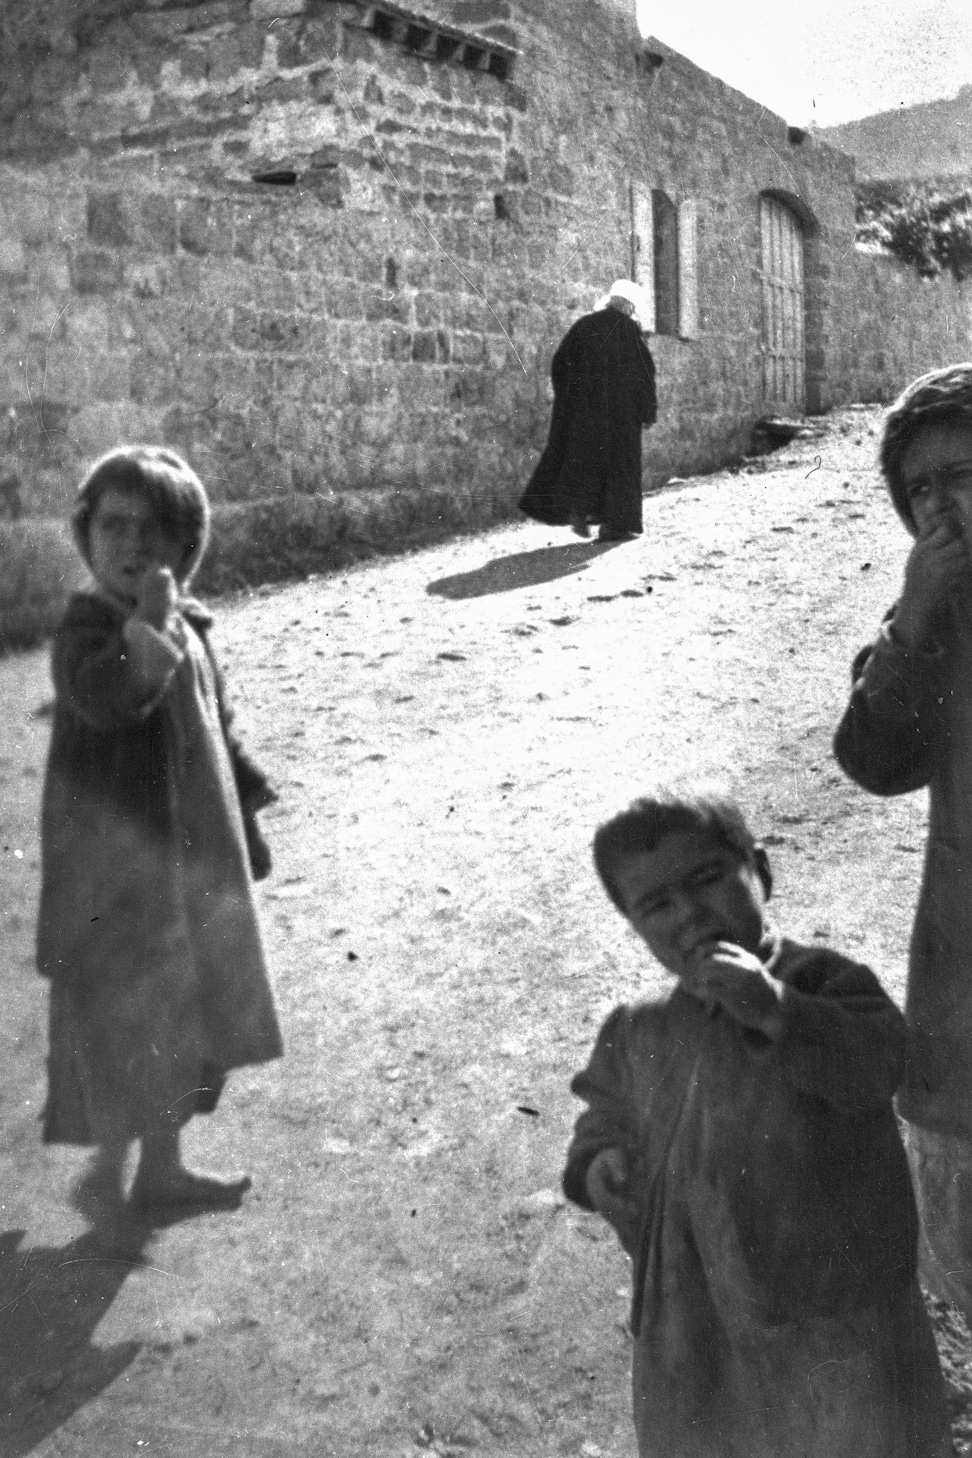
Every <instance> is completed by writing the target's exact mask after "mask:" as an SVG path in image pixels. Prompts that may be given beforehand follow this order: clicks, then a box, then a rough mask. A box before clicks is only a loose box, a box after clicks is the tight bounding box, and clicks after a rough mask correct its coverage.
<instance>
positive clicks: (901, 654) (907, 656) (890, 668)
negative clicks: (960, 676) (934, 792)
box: [834, 614, 945, 795]
mask: <svg viewBox="0 0 972 1458" xmlns="http://www.w3.org/2000/svg"><path fill="white" fill-rule="evenodd" d="M889 619H890V621H889V620H886V621H885V623H884V626H883V627H882V629H881V633H880V636H879V637H878V639H877V641H876V642H875V643H873V644H872V645H870V646H869V647H867V648H863V649H862V650H861V652H860V653H858V655H857V657H856V658H855V660H854V667H853V672H852V678H853V688H852V690H851V696H850V702H849V703H848V706H847V709H846V711H845V713H844V716H843V718H842V719H841V721H840V724H839V725H838V727H837V732H836V734H835V735H834V754H835V756H836V758H837V762H838V764H839V765H840V767H841V769H843V771H844V772H845V774H847V775H849V776H850V778H851V779H852V780H854V781H855V782H856V783H857V784H859V785H860V786H861V787H862V788H863V789H865V790H870V791H871V792H872V794H875V795H901V794H905V793H907V792H908V791H910V790H917V789H920V788H921V787H922V786H923V785H927V783H928V781H929V779H930V778H931V772H932V762H933V755H934V745H935V738H936V731H937V727H938V707H939V704H938V697H939V688H938V684H939V680H940V677H941V669H942V665H943V660H944V658H945V654H944V653H943V652H941V651H939V652H937V653H922V652H917V651H915V650H913V649H909V648H906V647H905V646H904V644H902V643H901V642H900V641H899V640H898V639H897V638H896V637H895V635H894V630H893V614H889Z"/></svg>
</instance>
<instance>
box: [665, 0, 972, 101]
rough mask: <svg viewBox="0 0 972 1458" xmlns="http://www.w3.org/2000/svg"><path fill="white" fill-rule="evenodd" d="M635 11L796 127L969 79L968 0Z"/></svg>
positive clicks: (813, 0)
mask: <svg viewBox="0 0 972 1458" xmlns="http://www.w3.org/2000/svg"><path fill="white" fill-rule="evenodd" d="M638 19H639V23H640V25H641V29H642V31H643V33H644V34H645V35H655V36H657V37H658V39H659V40H662V41H665V43H666V44H667V45H670V46H671V47H672V49H673V50H676V51H681V53H682V54H683V55H685V56H688V58H689V60H691V61H694V62H695V64H696V65H697V66H701V67H703V69H704V70H706V71H711V72H712V73H713V75H715V76H718V77H719V78H720V80H722V81H727V82H728V83H729V85H730V86H734V87H736V88H737V90H739V91H743V92H745V93H746V95H747V96H750V97H752V98H753V100H754V101H761V102H762V103H763V105H764V106H767V107H769V108H770V110H771V111H775V112H778V113H779V114H780V115H781V116H783V117H784V118H785V119H786V120H787V121H788V122H790V123H791V124H792V125H794V126H806V125H807V124H808V123H810V122H816V123H817V124H818V125H819V126H832V125H834V124H835V123H837V122H844V121H852V120H853V119H854V118H855V117H860V116H870V115H871V114H872V113H873V112H876V111H888V110H890V109H891V108H893V107H898V106H902V105H904V106H912V105H914V103H915V102H919V101H932V100H934V99H935V98H937V97H942V96H954V95H955V93H956V92H957V91H958V90H959V88H960V87H961V86H964V85H968V84H970V83H972V0H804V3H801V0H677V3H675V4H673V3H672V0H638Z"/></svg>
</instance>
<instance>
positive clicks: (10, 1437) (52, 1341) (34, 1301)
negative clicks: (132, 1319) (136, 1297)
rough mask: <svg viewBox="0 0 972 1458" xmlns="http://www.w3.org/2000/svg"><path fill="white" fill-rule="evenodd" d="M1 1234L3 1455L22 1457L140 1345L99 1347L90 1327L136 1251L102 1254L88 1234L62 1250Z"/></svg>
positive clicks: (134, 1261) (17, 1234) (14, 1233)
mask: <svg viewBox="0 0 972 1458" xmlns="http://www.w3.org/2000/svg"><path fill="white" fill-rule="evenodd" d="M23 1236H24V1231H22V1230H8V1231H6V1232H4V1233H3V1234H0V1452H2V1453H3V1454H4V1458H23V1455H25V1454H27V1453H29V1452H30V1451H31V1449H33V1448H34V1447H36V1445H37V1444H38V1443H39V1442H40V1441H41V1439H43V1438H44V1437H46V1436H47V1434H49V1433H52V1432H54V1431H55V1430H56V1429H57V1428H59V1427H60V1426H61V1424H62V1423H64V1422H65V1421H66V1420H67V1419H68V1418H69V1417H70V1416H71V1414H72V1413H74V1412H76V1411H77V1410H78V1409H79V1408H81V1407H83V1406H84V1405H85V1403H87V1402H90V1401H91V1399H92V1398H93V1397H96V1396H97V1395H98V1393H99V1392H102V1391H103V1390H104V1389H105V1388H106V1387H107V1386H108V1385H109V1384H110V1383H112V1382H113V1381H114V1380H115V1378H116V1377H117V1376H118V1375H119V1374H120V1373H121V1372H123V1371H124V1370H125V1368H126V1367H127V1366H128V1365H129V1363H130V1362H131V1361H132V1360H133V1359H134V1358H135V1356H136V1355H137V1353H138V1351H139V1344H138V1343H137V1342H120V1343H118V1344H117V1345H116V1346H113V1347H99V1346H98V1345H97V1344H95V1343H94V1342H93V1341H92V1337H93V1335H94V1331H95V1328H96V1327H97V1326H98V1323H99V1322H100V1321H101V1320H102V1318H103V1317H104V1316H105V1315H106V1314H107V1312H108V1310H109V1308H110V1306H111V1304H112V1302H113V1301H114V1299H115V1297H116V1296H117V1295H118V1292H119V1291H120V1290H121V1288H122V1286H123V1285H124V1282H125V1279H126V1277H127V1276H128V1274H129V1272H130V1271H131V1270H133V1269H134V1268H136V1267H137V1266H138V1265H139V1264H140V1252H137V1251H130V1252H128V1253H127V1254H125V1255H124V1256H119V1255H111V1254H108V1253H106V1251H105V1248H104V1246H103V1245H101V1244H99V1242H98V1240H97V1239H96V1237H95V1236H93V1235H92V1234H90V1233H89V1234H86V1235H82V1236H79V1237H78V1238H77V1239H76V1240H72V1241H70V1242H69V1243H68V1244H67V1245H66V1246H64V1247H63V1248H62V1249H60V1250H55V1249H50V1248H45V1247H43V1246H34V1247H28V1248H26V1249H23V1250H21V1249H20V1243H21V1240H22V1239H23Z"/></svg>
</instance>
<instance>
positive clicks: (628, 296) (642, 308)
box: [595, 278, 651, 329]
mask: <svg viewBox="0 0 972 1458" xmlns="http://www.w3.org/2000/svg"><path fill="white" fill-rule="evenodd" d="M612 299H625V300H626V301H627V302H628V303H629V304H631V305H633V307H634V320H635V323H636V324H637V325H638V328H639V329H647V327H648V322H649V319H650V317H651V316H650V313H649V310H648V293H647V291H646V290H645V289H644V288H643V287H642V286H641V284H638V283H635V282H634V281H633V280H632V279H630V278H616V279H615V280H614V283H613V284H612V285H611V287H610V289H609V290H608V292H607V293H606V294H605V295H604V297H603V298H602V299H598V301H597V304H596V305H595V308H598V309H606V308H607V306H608V304H609V303H610V302H611V300H612Z"/></svg>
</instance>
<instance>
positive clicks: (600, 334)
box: [520, 308, 657, 532]
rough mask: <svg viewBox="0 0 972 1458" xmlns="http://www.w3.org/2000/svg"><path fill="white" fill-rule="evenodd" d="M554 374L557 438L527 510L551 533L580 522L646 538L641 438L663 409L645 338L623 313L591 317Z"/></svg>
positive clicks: (552, 438)
mask: <svg viewBox="0 0 972 1458" xmlns="http://www.w3.org/2000/svg"><path fill="white" fill-rule="evenodd" d="M550 374H551V379H552V381H553V389H554V404H553V413H552V415H551V420H550V435H549V438H548V440H547V445H546V448H545V449H544V452H543V455H542V456H541V457H540V460H539V461H538V463H537V467H536V470H535V471H534V473H533V475H532V476H531V478H530V482H529V485H528V486H527V488H526V491H525V492H524V494H523V497H522V498H521V500H520V509H521V511H525V512H526V514H527V515H528V516H532V517H535V518H536V520H537V521H542V522H546V523H547V524H548V525H549V526H567V525H568V524H570V523H571V522H575V521H578V522H591V523H599V524H600V525H602V526H604V527H607V528H609V529H610V530H612V531H617V532H640V531H641V525H642V519H641V431H642V428H643V427H644V426H646V425H651V424H652V423H653V422H654V420H655V415H656V409H657V405H656V399H655V366H654V362H653V360H652V357H651V354H650V353H649V350H648V345H647V344H646V343H645V337H644V335H643V334H642V332H641V330H640V329H639V328H638V326H637V324H636V323H635V322H634V320H633V319H630V318H628V316H627V315H626V314H622V313H621V311H620V310H619V309H613V308H606V309H598V310H597V311H596V312H595V313H593V314H585V316H584V317H583V318H582V319H578V321H577V323H576V324H574V325H573V326H572V327H571V328H570V329H569V330H568V331H567V334H566V335H565V336H564V339H563V340H562V342H561V344H560V345H559V347H558V349H557V352H556V353H555V355H554V357H553V364H552V366H551V370H550Z"/></svg>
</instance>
